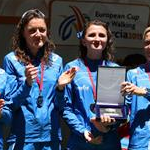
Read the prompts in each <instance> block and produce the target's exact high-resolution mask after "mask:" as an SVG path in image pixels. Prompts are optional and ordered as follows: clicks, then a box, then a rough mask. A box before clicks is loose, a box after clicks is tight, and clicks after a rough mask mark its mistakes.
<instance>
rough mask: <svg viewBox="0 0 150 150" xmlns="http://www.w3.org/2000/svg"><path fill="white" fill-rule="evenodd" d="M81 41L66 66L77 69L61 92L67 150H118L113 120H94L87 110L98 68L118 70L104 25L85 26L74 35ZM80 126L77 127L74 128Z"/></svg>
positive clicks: (92, 94)
mask: <svg viewBox="0 0 150 150" xmlns="http://www.w3.org/2000/svg"><path fill="white" fill-rule="evenodd" d="M78 35H79V36H78V38H80V40H81V44H80V52H81V55H80V57H79V58H77V59H75V60H73V61H71V62H69V63H68V64H66V66H65V69H66V70H67V69H69V68H71V67H77V68H78V71H77V72H76V75H75V77H74V79H73V80H72V82H71V83H70V84H68V85H67V86H66V88H65V94H64V103H65V105H64V110H63V117H64V118H65V119H66V120H67V123H68V125H69V127H70V129H71V133H70V137H69V140H68V145H67V148H68V150H120V149H121V146H120V140H119V137H118V135H117V131H116V128H117V125H116V124H117V123H116V121H115V119H114V118H110V117H109V116H101V122H100V121H99V122H98V121H97V120H96V117H95V114H94V113H93V112H92V111H91V110H90V106H91V104H92V103H95V99H96V80H97V69H98V66H99V65H101V66H118V65H117V64H115V63H113V62H112V60H113V38H112V34H111V31H110V30H109V28H108V26H107V24H105V23H103V22H101V21H99V20H94V21H90V22H87V23H86V24H85V26H84V29H83V31H81V32H80V33H79V34H78ZM78 124H80V126H78Z"/></svg>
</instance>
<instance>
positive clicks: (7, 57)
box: [4, 52, 17, 61]
mask: <svg viewBox="0 0 150 150" xmlns="http://www.w3.org/2000/svg"><path fill="white" fill-rule="evenodd" d="M4 59H9V60H12V61H13V60H15V61H16V60H17V57H16V56H15V52H10V53H8V54H7V55H5V57H4Z"/></svg>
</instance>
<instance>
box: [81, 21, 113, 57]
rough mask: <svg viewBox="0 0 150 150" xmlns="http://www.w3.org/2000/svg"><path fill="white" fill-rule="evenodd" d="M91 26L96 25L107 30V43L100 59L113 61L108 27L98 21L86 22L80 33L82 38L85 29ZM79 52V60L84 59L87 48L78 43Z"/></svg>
mask: <svg viewBox="0 0 150 150" xmlns="http://www.w3.org/2000/svg"><path fill="white" fill-rule="evenodd" d="M91 25H98V26H103V27H104V28H105V29H106V30H107V36H108V41H107V45H106V48H105V49H104V50H103V52H102V59H104V60H113V59H114V44H113V42H114V41H113V36H112V33H111V31H110V29H109V28H108V25H107V24H106V23H104V22H102V21H100V20H93V21H89V22H86V23H85V25H84V28H83V31H82V38H84V37H85V34H86V31H87V29H88V28H89V27H90V26H91ZM80 52H81V58H82V59H84V58H85V57H86V55H87V48H86V47H85V46H84V45H83V44H82V43H81V41H80Z"/></svg>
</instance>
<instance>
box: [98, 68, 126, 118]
mask: <svg viewBox="0 0 150 150" xmlns="http://www.w3.org/2000/svg"><path fill="white" fill-rule="evenodd" d="M125 77H126V68H125V67H104V66H99V67H98V74H97V87H96V88H97V89H96V90H97V100H96V106H95V111H96V116H97V118H100V115H108V116H110V117H113V118H116V119H125V118H126V117H127V115H126V106H125V101H124V96H122V94H121V92H120V89H121V83H122V82H124V81H125Z"/></svg>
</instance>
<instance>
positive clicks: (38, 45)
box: [3, 9, 75, 150]
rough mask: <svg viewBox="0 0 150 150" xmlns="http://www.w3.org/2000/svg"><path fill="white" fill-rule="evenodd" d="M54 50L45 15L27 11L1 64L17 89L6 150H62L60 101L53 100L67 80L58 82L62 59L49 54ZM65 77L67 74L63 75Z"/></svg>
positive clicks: (33, 10)
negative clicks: (10, 50) (13, 79)
mask: <svg viewBox="0 0 150 150" xmlns="http://www.w3.org/2000/svg"><path fill="white" fill-rule="evenodd" d="M53 48H54V44H53V43H52V42H51V41H50V40H49V34H48V28H47V24H46V17H45V15H44V14H43V13H42V12H41V11H40V10H38V9H31V10H28V11H26V12H25V13H24V14H23V15H22V17H21V20H20V22H19V23H18V26H17V32H16V34H15V35H14V37H13V51H12V52H10V53H9V54H7V55H6V56H5V58H4V62H3V67H4V69H5V71H6V72H7V73H8V74H9V75H12V76H15V78H16V81H17V83H18V87H19V89H20V90H19V91H18V89H17V90H16V91H15V92H16V93H15V96H16V99H13V100H12V105H11V107H12V117H13V119H12V126H11V130H10V135H9V137H8V140H7V143H8V150H60V149H61V145H60V143H61V140H62V137H61V129H60V123H59V107H60V106H59V105H60V104H61V102H59V100H61V99H58V101H56V93H57V90H56V89H57V88H58V89H59V90H62V89H63V87H64V86H65V84H66V83H63V82H64V81H66V80H63V82H62V83H61V82H60V81H59V79H61V77H62V76H61V77H60V78H59V76H60V75H61V73H62V58H61V57H60V56H58V55H57V54H55V53H53V52H52V50H53ZM74 71H75V70H73V72H74ZM73 74H74V73H73ZM73 74H72V75H71V77H70V78H69V79H70V80H71V79H72V77H73ZM67 75H68V72H67V73H66V74H65V75H64V76H65V77H67ZM62 79H63V78H62ZM67 82H68V80H67ZM59 83H61V84H59ZM22 95H24V96H22Z"/></svg>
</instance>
